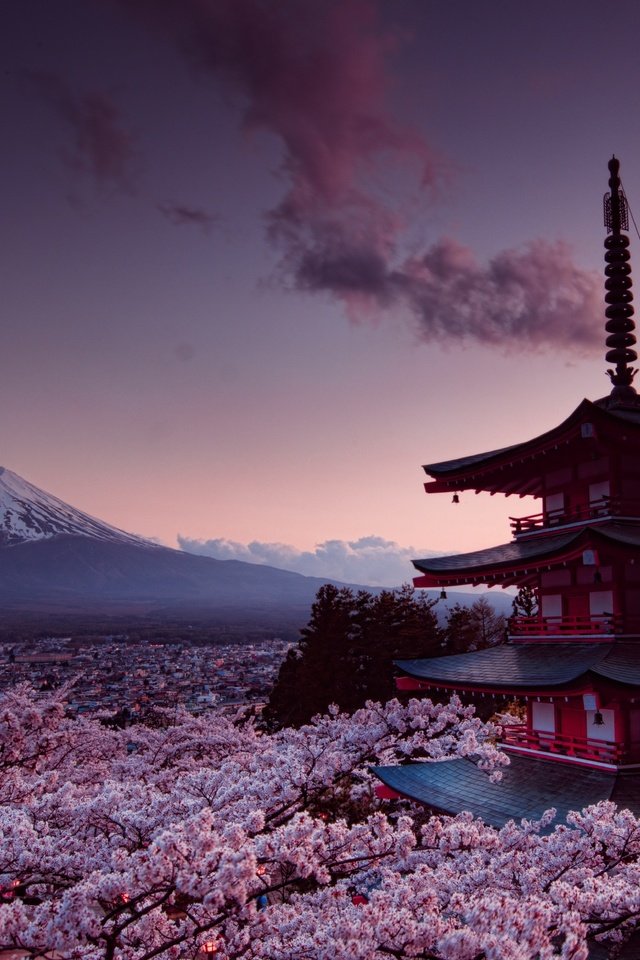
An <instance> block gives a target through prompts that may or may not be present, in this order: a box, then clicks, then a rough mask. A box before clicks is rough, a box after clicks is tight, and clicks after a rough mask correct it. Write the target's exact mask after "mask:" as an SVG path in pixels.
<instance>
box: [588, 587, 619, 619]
mask: <svg viewBox="0 0 640 960" xmlns="http://www.w3.org/2000/svg"><path fill="white" fill-rule="evenodd" d="M589 613H590V614H591V616H592V617H597V616H601V615H602V614H605V613H613V592H612V591H611V590H592V591H591V593H590V594H589Z"/></svg>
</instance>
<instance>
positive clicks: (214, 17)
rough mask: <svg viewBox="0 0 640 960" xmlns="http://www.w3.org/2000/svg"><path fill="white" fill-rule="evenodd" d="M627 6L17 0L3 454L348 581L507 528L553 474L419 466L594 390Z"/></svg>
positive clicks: (629, 39) (253, 552)
mask: <svg viewBox="0 0 640 960" xmlns="http://www.w3.org/2000/svg"><path fill="white" fill-rule="evenodd" d="M639 35H640V6H638V4H637V3H636V2H635V0H620V2H617V3H616V4H615V5H612V4H610V3H608V2H606V0H599V2H595V0H563V2H562V3H557V2H556V0H554V2H549V0H538V2H537V3H536V4H524V3H514V2H512V0H449V2H448V3H442V2H440V0H180V2H177V0H56V2H55V3H52V2H51V0H5V2H4V3H3V4H2V5H0V49H1V54H2V63H3V65H4V71H3V83H2V85H1V88H0V111H1V114H2V128H3V131H4V137H3V141H4V148H3V151H2V154H1V156H0V165H1V176H2V183H3V191H2V193H3V196H4V203H3V207H2V229H3V234H4V242H3V245H2V256H1V257H0V276H1V282H2V305H3V310H2V314H3V320H2V323H3V328H2V334H1V339H0V396H1V397H2V401H3V402H2V410H3V413H4V416H3V419H2V422H3V431H2V449H3V453H2V457H1V458H0V462H2V464H3V465H4V466H5V467H8V468H9V469H11V470H14V471H15V472H16V473H19V474H21V475H22V476H24V477H25V478H26V479H27V480H29V481H31V482H32V483H35V484H36V485H38V486H40V487H43V488H44V489H45V490H47V491H49V492H50V493H52V494H54V495H56V496H58V497H60V498H61V499H63V500H65V501H67V502H69V503H72V504H73V505H74V506H77V507H79V508H80V509H82V510H84V511H86V512H88V513H90V514H92V515H94V516H97V517H100V518H101V519H103V520H106V521H108V522H110V523H112V524H114V525H116V526H118V527H121V528H124V529H126V530H130V531H132V532H135V533H138V534H142V535H144V536H147V537H150V538H154V539H157V540H159V541H160V542H162V543H165V544H167V545H169V546H178V545H179V546H181V547H183V548H185V549H190V550H193V551H195V552H204V553H209V554H211V555H213V556H218V557H221V558H223V559H225V558H239V559H243V560H250V561H255V562H267V563H271V564H272V565H274V566H280V567H283V568H286V569H296V570H300V571H301V572H303V573H309V574H313V575H317V576H333V577H341V578H344V579H348V580H350V581H356V582H362V583H372V584H374V583H378V584H392V583H400V582H402V581H403V580H405V581H406V580H408V579H410V577H411V575H412V573H413V569H412V566H411V563H410V560H411V558H412V557H420V556H425V555H426V554H427V553H430V552H445V553H449V552H452V553H453V552H458V551H464V550H473V549H479V548H482V547H485V546H489V545H492V544H496V543H500V542H504V541H505V540H508V539H509V528H508V520H507V517H508V516H509V515H516V516H517V515H525V514H527V513H531V512H537V507H536V504H535V502H533V501H527V500H525V501H519V500H518V499H517V498H513V497H512V498H509V499H506V500H505V499H504V498H491V497H490V496H488V495H482V494H481V495H479V496H474V495H473V494H469V493H466V494H464V495H463V496H462V497H461V503H460V504H455V505H454V504H451V503H450V501H449V498H447V497H444V496H429V497H427V496H426V495H425V494H424V491H423V488H422V484H423V482H424V480H425V479H426V477H425V476H424V474H423V471H422V469H421V465H422V464H424V463H429V462H436V461H439V460H446V459H449V458H452V457H457V456H461V455H466V454H471V453H477V452H480V451H482V450H489V449H492V448H495V447H501V446H506V445H507V444H510V443H515V442H518V441H520V440H525V439H528V438H529V437H532V436H535V435H536V434H537V433H540V432H542V431H544V430H547V429H550V428H551V427H552V426H554V425H555V424H556V423H558V422H559V421H560V420H562V419H564V418H565V417H566V416H567V415H568V414H569V413H570V412H571V411H572V410H573V409H574V408H575V407H576V406H577V404H578V402H579V401H580V400H581V399H582V398H583V397H585V396H586V397H589V398H590V399H596V398H598V397H600V396H603V395H605V394H606V393H608V391H609V389H610V388H609V381H608V379H607V378H606V376H605V370H606V363H605V360H604V319H603V312H604V310H603V284H602V276H603V274H602V271H603V247H602V241H603V238H604V228H603V224H602V195H603V194H604V192H605V191H606V189H607V177H608V173H607V162H608V160H609V158H610V157H611V155H612V154H614V153H615V154H616V156H618V157H620V159H621V176H622V180H623V185H624V188H625V191H626V193H627V196H628V199H629V201H630V205H631V210H632V212H633V211H634V203H635V204H637V209H638V211H640V165H639V163H638V158H640V129H639V123H638V116H637V100H638V93H639V92H640V91H639V88H640V61H639V59H638V57H637V47H638V42H637V41H638V38H639ZM636 198H638V199H636ZM638 218H639V219H640V214H639V215H638ZM631 240H632V248H631V249H632V263H633V262H634V259H637V257H636V255H635V254H634V249H635V250H638V248H639V246H640V244H639V243H638V241H637V239H636V241H635V243H634V237H633V236H632V237H631Z"/></svg>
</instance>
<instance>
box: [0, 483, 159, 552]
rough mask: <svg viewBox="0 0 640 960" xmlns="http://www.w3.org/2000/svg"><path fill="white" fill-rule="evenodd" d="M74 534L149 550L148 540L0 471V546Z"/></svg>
mask: <svg viewBox="0 0 640 960" xmlns="http://www.w3.org/2000/svg"><path fill="white" fill-rule="evenodd" d="M61 534H76V535H77V536H81V537H91V538H93V539H95V540H103V541H105V540H106V541H112V542H116V543H133V544H138V545H147V546H151V544H150V542H149V541H148V540H144V539H143V538H142V537H136V536H135V535H134V534H132V533H126V532H125V531H124V530H118V529H117V528H116V527H112V526H110V525H109V524H108V523H103V521H102V520H96V519H95V517H90V516H89V514H87V513H83V512H82V511H81V510H76V508H75V507H71V506H69V504H68V503H64V502H63V501H62V500H58V498H57V497H54V496H52V495H51V494H50V493H46V491H44V490H41V489H40V488H39V487H36V486H34V485H33V484H32V483H29V481H28V480H24V479H23V478H22V477H19V476H18V474H17V473H13V471H11V470H7V469H6V467H0V546H7V545H11V544H17V543H24V542H25V541H35V540H46V539H49V538H51V537H56V536H59V535H61Z"/></svg>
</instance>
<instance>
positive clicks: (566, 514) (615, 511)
mask: <svg viewBox="0 0 640 960" xmlns="http://www.w3.org/2000/svg"><path fill="white" fill-rule="evenodd" d="M603 517H638V518H640V501H639V500H622V499H621V498H620V497H602V499H601V500H595V501H593V502H592V503H590V504H589V505H588V506H584V507H578V508H575V509H571V508H568V509H565V508H564V507H561V508H560V509H558V510H549V511H544V512H543V513H531V514H529V516H526V517H509V520H510V521H511V529H512V530H513V532H514V534H515V536H516V537H517V536H521V535H522V534H527V533H533V532H535V531H536V530H545V529H548V528H549V527H562V526H565V525H566V524H568V523H581V522H584V521H587V520H597V519H599V518H603Z"/></svg>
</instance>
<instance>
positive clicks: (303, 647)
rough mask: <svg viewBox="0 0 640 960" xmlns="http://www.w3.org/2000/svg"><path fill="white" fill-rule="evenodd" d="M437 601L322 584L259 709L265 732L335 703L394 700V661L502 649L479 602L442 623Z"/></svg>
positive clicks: (406, 590) (500, 624)
mask: <svg viewBox="0 0 640 960" xmlns="http://www.w3.org/2000/svg"><path fill="white" fill-rule="evenodd" d="M437 604H438V601H437V600H433V599H429V598H428V597H427V595H426V594H424V593H416V592H415V591H414V590H413V588H412V587H410V586H404V587H400V588H399V589H398V590H383V591H381V592H380V593H378V594H373V593H369V592H368V591H364V590H363V591H359V592H357V593H354V591H352V590H350V589H349V588H347V587H342V588H338V587H335V586H333V585H332V584H325V585H324V586H323V587H321V588H320V590H319V591H318V594H317V597H316V600H315V603H314V604H313V607H312V610H311V618H310V620H309V623H308V624H307V626H306V627H305V628H304V629H303V630H302V632H301V638H300V641H299V642H298V644H297V646H296V647H294V648H293V649H291V650H290V651H289V653H288V655H287V658H286V659H285V661H284V663H283V664H282V667H281V669H280V674H279V676H278V679H277V681H276V684H275V686H274V689H273V691H272V694H271V697H270V699H269V703H268V705H267V708H266V710H265V714H264V716H265V720H266V722H267V724H268V725H269V726H270V727H272V728H277V727H282V726H300V725H301V724H303V723H308V722H309V720H311V718H312V717H313V716H315V715H316V714H318V713H323V712H324V711H326V710H327V708H328V707H329V705H330V704H332V703H335V704H336V705H337V706H338V707H340V709H341V710H346V711H352V710H355V709H357V708H358V707H361V706H364V704H365V703H366V702H367V700H374V701H378V702H381V703H385V702H386V701H387V700H389V699H390V698H391V697H393V696H395V694H396V689H395V683H394V667H393V661H394V660H412V659H416V658H420V657H438V656H442V655H443V654H447V653H463V652H466V651H469V650H480V649H482V648H483V647H488V646H494V645H495V644H498V643H502V642H503V641H504V637H505V626H506V624H505V618H504V616H503V615H502V614H497V613H496V612H495V610H494V609H493V607H492V606H491V605H490V604H489V603H488V602H487V600H486V599H485V598H484V597H481V598H479V599H478V600H477V601H476V602H475V603H473V604H472V605H471V606H469V607H465V606H462V605H461V604H459V603H456V604H454V605H453V606H452V607H451V608H450V609H449V611H448V615H447V619H446V622H445V623H444V624H441V623H440V622H439V619H438V616H437Z"/></svg>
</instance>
